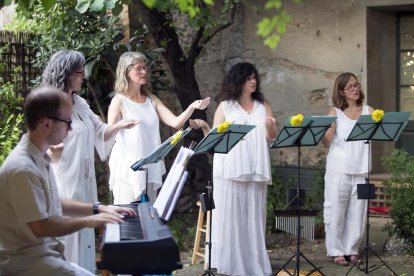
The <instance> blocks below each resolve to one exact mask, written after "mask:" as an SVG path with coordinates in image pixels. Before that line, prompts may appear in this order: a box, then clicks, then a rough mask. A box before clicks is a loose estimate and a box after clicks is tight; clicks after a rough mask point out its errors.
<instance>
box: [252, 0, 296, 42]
mask: <svg viewBox="0 0 414 276" xmlns="http://www.w3.org/2000/svg"><path fill="white" fill-rule="evenodd" d="M292 1H293V2H295V3H300V2H302V0H292ZM283 2H286V0H285V1H284V0H267V1H266V3H265V9H266V10H274V13H275V14H274V15H273V16H271V17H263V18H262V20H261V21H260V22H259V23H257V31H256V33H257V35H258V36H260V37H262V38H263V39H264V44H265V45H266V46H268V47H269V48H271V49H275V48H276V46H277V45H278V44H279V42H280V39H281V38H282V35H283V34H284V33H285V32H286V26H287V24H289V22H290V21H291V20H292V18H291V16H290V15H289V14H288V13H287V11H286V10H285V9H284V8H283Z"/></svg>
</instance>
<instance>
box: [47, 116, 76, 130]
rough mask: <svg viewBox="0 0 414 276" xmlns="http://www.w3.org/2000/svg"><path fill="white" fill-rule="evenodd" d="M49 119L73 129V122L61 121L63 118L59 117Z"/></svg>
mask: <svg viewBox="0 0 414 276" xmlns="http://www.w3.org/2000/svg"><path fill="white" fill-rule="evenodd" d="M48 118H49V119H52V120H55V121H58V122H62V123H65V124H66V125H67V126H68V128H69V129H71V128H72V120H65V119H61V118H58V117H48Z"/></svg>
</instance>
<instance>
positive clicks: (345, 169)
mask: <svg viewBox="0 0 414 276" xmlns="http://www.w3.org/2000/svg"><path fill="white" fill-rule="evenodd" d="M335 110H336V116H337V117H338V118H337V119H336V132H335V135H334V138H333V141H332V143H331V146H330V148H329V153H328V156H327V158H326V169H327V170H333V171H338V172H342V173H347V174H363V173H367V172H368V170H371V164H369V168H368V159H370V158H368V157H369V154H368V151H369V144H365V141H352V142H351V141H350V142H346V139H347V138H348V136H349V134H350V133H351V131H352V129H353V128H354V126H355V123H356V122H357V120H351V119H350V118H348V117H347V116H346V115H345V113H344V112H343V111H342V110H341V109H339V108H335ZM368 114H369V110H368V105H364V106H363V109H362V114H361V115H368Z"/></svg>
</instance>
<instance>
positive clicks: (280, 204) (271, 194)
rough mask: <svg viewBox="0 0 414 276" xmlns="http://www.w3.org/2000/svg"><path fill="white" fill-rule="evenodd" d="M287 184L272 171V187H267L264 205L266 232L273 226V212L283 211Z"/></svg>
mask: <svg viewBox="0 0 414 276" xmlns="http://www.w3.org/2000/svg"><path fill="white" fill-rule="evenodd" d="M287 187H288V183H286V182H284V181H283V180H282V179H281V178H280V176H278V175H277V173H276V170H275V169H273V170H272V185H270V186H267V203H266V216H267V217H266V232H268V233H269V232H271V231H272V230H273V227H274V225H275V216H274V215H273V210H276V209H283V208H284V207H285V206H286V190H287Z"/></svg>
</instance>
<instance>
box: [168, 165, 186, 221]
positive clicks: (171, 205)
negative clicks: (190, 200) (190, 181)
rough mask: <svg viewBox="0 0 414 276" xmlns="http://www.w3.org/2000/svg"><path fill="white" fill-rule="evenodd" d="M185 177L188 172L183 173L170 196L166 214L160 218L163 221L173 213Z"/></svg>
mask: <svg viewBox="0 0 414 276" xmlns="http://www.w3.org/2000/svg"><path fill="white" fill-rule="evenodd" d="M187 176H188V172H187V171H184V172H183V175H182V176H181V179H180V182H179V183H178V185H177V189H176V190H175V191H174V192H173V194H172V196H173V197H170V199H171V202H170V203H167V206H166V207H167V208H166V212H164V214H165V216H163V217H162V218H163V219H164V220H169V219H170V217H171V214H172V212H173V211H174V207H175V204H176V203H177V200H178V198H179V197H180V194H181V191H182V190H183V186H184V183H185V180H186V179H187ZM164 214H163V215H164Z"/></svg>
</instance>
